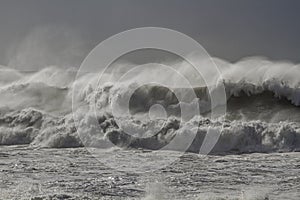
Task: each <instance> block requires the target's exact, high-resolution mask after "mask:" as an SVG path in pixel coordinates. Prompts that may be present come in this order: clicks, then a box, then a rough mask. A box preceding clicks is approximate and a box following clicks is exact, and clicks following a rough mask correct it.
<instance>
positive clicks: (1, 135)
mask: <svg viewBox="0 0 300 200" xmlns="http://www.w3.org/2000/svg"><path fill="white" fill-rule="evenodd" d="M267 63H268V65H266V64H265V65H264V66H269V65H270V63H269V62H267ZM243 64H244V65H245V61H243ZM265 68H266V67H264V68H263V69H264V70H266V69H265ZM225 69H226V70H225ZM290 69H291V70H292V71H293V72H294V73H296V71H297V70H298V69H297V68H295V67H290ZM256 70H257V68H256ZM291 70H290V71H291ZM232 71H233V72H234V71H236V68H234V70H232ZM258 71H259V70H258ZM260 71H261V70H260ZM222 73H223V74H224V77H223V79H220V80H221V82H220V83H223V85H224V86H225V90H226V95H227V105H226V107H227V112H226V114H225V115H224V116H221V117H220V118H217V119H210V111H211V102H210V101H211V100H210V95H209V93H208V88H207V87H195V88H178V87H177V88H167V87H163V86H159V85H153V84H152V85H151V84H149V85H143V86H141V87H139V88H138V89H136V87H135V86H136V84H137V83H136V82H135V81H136V79H134V81H127V82H122V83H113V82H112V83H105V84H103V83H97V75H96V74H92V73H86V74H85V75H83V76H82V77H79V78H78V77H77V80H76V81H75V82H74V80H75V76H76V73H75V71H72V70H63V69H60V68H57V67H50V68H45V69H43V70H41V71H39V72H34V73H23V72H19V71H16V70H13V69H9V68H5V67H1V68H0V78H1V81H0V103H1V106H0V144H1V145H16V144H30V145H32V146H37V147H52V148H65V147H82V146H91V147H100V148H108V147H111V146H114V145H116V146H119V147H122V148H145V149H152V150H156V149H160V148H162V147H164V146H166V145H167V144H169V143H170V141H171V140H172V139H173V138H174V137H175V136H179V138H180V137H184V136H185V135H187V134H194V135H193V137H194V138H195V139H194V141H193V142H192V144H191V145H190V146H189V147H188V151H191V152H199V149H200V146H201V145H202V143H203V140H204V137H205V135H206V134H207V130H208V129H209V128H214V129H218V130H220V132H221V135H220V138H219V140H218V142H217V144H216V145H215V147H214V148H213V150H212V153H248V152H274V151H299V149H300V121H299V119H300V112H299V109H300V108H299V105H300V88H299V83H298V82H297V81H295V80H294V79H292V78H290V76H288V75H287V74H288V73H285V75H284V76H279V75H277V74H275V75H274V76H268V78H263V79H261V78H258V79H259V81H253V79H251V80H250V79H249V77H245V78H239V79H234V78H232V77H231V78H230V79H229V78H228V66H227V67H225V68H224V70H223V71H222ZM251 73H254V72H251ZM248 75H249V73H248ZM265 76H266V75H265V74H264V77H265ZM286 77H289V79H288V80H294V81H293V82H292V83H291V81H287V78H286ZM226 78H227V79H226ZM229 80H230V81H229ZM75 86H76V87H75ZM209 87H211V89H212V90H217V89H218V86H209ZM191 93H193V94H195V96H196V97H197V98H189V97H191V96H193V95H190V94H191ZM72 94H73V96H72ZM129 94H130V95H131V94H132V95H131V96H130V98H129V99H130V101H129V104H128V107H129V113H127V112H121V113H125V115H119V116H114V115H113V111H112V108H111V104H112V103H117V104H116V105H117V106H119V108H120V109H121V111H122V109H123V108H124V109H127V106H126V105H125V104H123V103H124V102H122V99H123V98H124V97H127V96H128V95H129ZM178 95H179V96H178ZM72 98H73V99H72ZM179 99H181V100H180V101H179ZM72 100H73V107H72ZM194 103H197V104H198V105H199V111H200V115H199V116H190V118H188V119H187V120H185V121H180V116H181V107H182V106H186V107H188V106H190V105H192V104H194ZM157 104H159V105H161V107H163V108H164V112H165V113H163V114H162V113H154V115H155V114H157V116H155V117H154V118H151V117H149V112H150V110H151V109H152V106H153V105H157ZM217 106H223V105H217ZM95 113H96V120H97V124H98V126H96V127H95V126H94V124H93V123H92V120H93V119H94V118H95ZM164 114H165V115H164ZM120 120H121V121H122V124H123V127H121V126H119V124H118V121H120ZM189 124H198V125H197V127H198V128H197V131H196V132H193V131H190V130H189V128H188V127H189ZM124 126H125V127H126V129H127V130H131V131H132V132H134V133H135V134H134V135H129V134H127V133H126V131H124V130H123V128H124ZM149 127H152V129H151V130H157V131H155V132H151V133H150V132H149V131H148V132H147V131H145V130H147V129H148V128H149ZM78 129H80V132H83V134H81V135H79V134H78V133H77V131H78ZM91 133H92V134H91ZM141 136H142V137H141ZM178 146H180V144H177V143H176V142H175V143H174V144H172V145H171V146H168V148H169V149H171V150H178Z"/></svg>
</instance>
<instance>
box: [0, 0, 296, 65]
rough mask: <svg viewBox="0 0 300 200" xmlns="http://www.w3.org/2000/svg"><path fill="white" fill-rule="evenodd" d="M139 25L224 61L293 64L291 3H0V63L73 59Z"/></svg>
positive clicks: (92, 0)
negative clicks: (169, 33) (166, 31)
mask: <svg viewBox="0 0 300 200" xmlns="http://www.w3.org/2000/svg"><path fill="white" fill-rule="evenodd" d="M143 26H159V27H165V28H171V29H174V30H177V31H180V32H183V33H185V34H187V35H189V36H191V37H192V38H194V39H196V40H197V41H198V42H200V43H201V44H202V45H203V46H204V47H205V48H206V50H207V51H208V52H209V53H210V54H211V55H213V56H217V57H220V58H223V59H226V60H230V61H236V60H238V59H240V58H242V57H245V56H253V55H261V56H266V57H269V58H271V59H276V60H278V59H279V60H281V59H286V60H291V61H293V62H300V38H299V36H300V1H298V0H205V1H202V0H0V30H1V34H0V64H3V65H6V64H9V63H18V62H30V59H32V60H33V59H36V60H38V59H39V56H42V57H43V56H44V55H42V54H47V52H48V51H52V52H50V53H49V56H48V57H47V59H48V60H47V59H46V60H47V61H46V62H47V64H51V62H52V61H53V60H55V59H56V61H53V62H54V63H53V64H55V62H58V61H57V60H64V61H63V62H65V63H68V62H70V63H71V64H73V63H72V62H74V63H76V62H80V61H81V59H82V58H84V56H85V54H86V53H88V52H89V51H90V50H91V49H92V48H93V47H94V46H95V45H97V44H98V43H99V42H101V41H102V40H104V39H106V38H107V37H109V36H111V35H113V34H116V33H119V32H121V31H124V30H127V29H131V28H136V27H143ZM62 33H63V34H62ZM56 43H57V44H56ZM31 47H33V49H31ZM53 49H54V50H53ZM61 49H63V50H61ZM70 49H72V50H70ZM20 52H21V53H20ZM24 52H25V53H24ZM26 52H27V53H26ZM28 52H30V53H28ZM56 53H57V55H56ZM20 54H24V55H20ZM33 54H34V55H33ZM36 54H40V55H36ZM50 54H51V55H50ZM55 57H56V58H55ZM25 58H26V59H27V60H26V59H25ZM43 59H45V56H44V58H43ZM43 59H42V60H43ZM16 60H18V61H16ZM71 60H73V61H71ZM60 62H62V61H60ZM19 64H20V63H19ZM37 64H39V63H37Z"/></svg>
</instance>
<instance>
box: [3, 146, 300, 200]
mask: <svg viewBox="0 0 300 200" xmlns="http://www.w3.org/2000/svg"><path fill="white" fill-rule="evenodd" d="M106 153H107V152H106ZM150 153H151V151H143V150H121V149H114V150H111V151H109V152H108V154H107V156H108V157H109V156H119V157H122V159H123V160H124V159H126V155H128V154H130V155H131V156H130V157H139V156H143V157H147V154H150ZM160 153H162V154H163V155H164V156H165V158H166V159H172V158H174V157H177V156H178V155H179V154H180V153H179V152H175V151H164V152H160ZM107 160H109V159H106V160H105V162H107ZM113 161H114V160H111V162H113ZM105 162H101V160H97V159H95V158H94V157H93V156H92V155H91V154H90V152H89V151H87V149H85V148H68V149H63V148H62V149H52V148H40V149H38V148H32V147H30V146H23V145H17V146H1V147H0V177H1V178H0V199H3V200H10V199H31V200H40V199H78V200H81V199H144V200H145V199H146V200H154V199H245V200H254V199H255V200H259V199H261V200H265V199H278V200H281V199H293V200H298V199H300V176H299V174H300V153H299V152H290V153H270V154H260V153H253V154H243V155H222V156H221V155H210V156H201V155H199V154H195V153H185V154H184V155H182V156H181V157H180V158H179V159H177V160H176V161H175V162H173V163H172V164H170V165H168V166H165V167H163V168H161V169H159V170H157V171H152V172H149V173H139V174H138V173H133V172H126V171H125V172H124V171H123V172H122V171H118V170H116V169H111V168H110V167H108V165H106V163H105ZM128 162H131V163H132V162H136V163H135V164H136V165H137V166H138V165H139V164H140V163H139V162H138V161H137V160H135V159H131V160H128ZM120 168H121V167H120Z"/></svg>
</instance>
